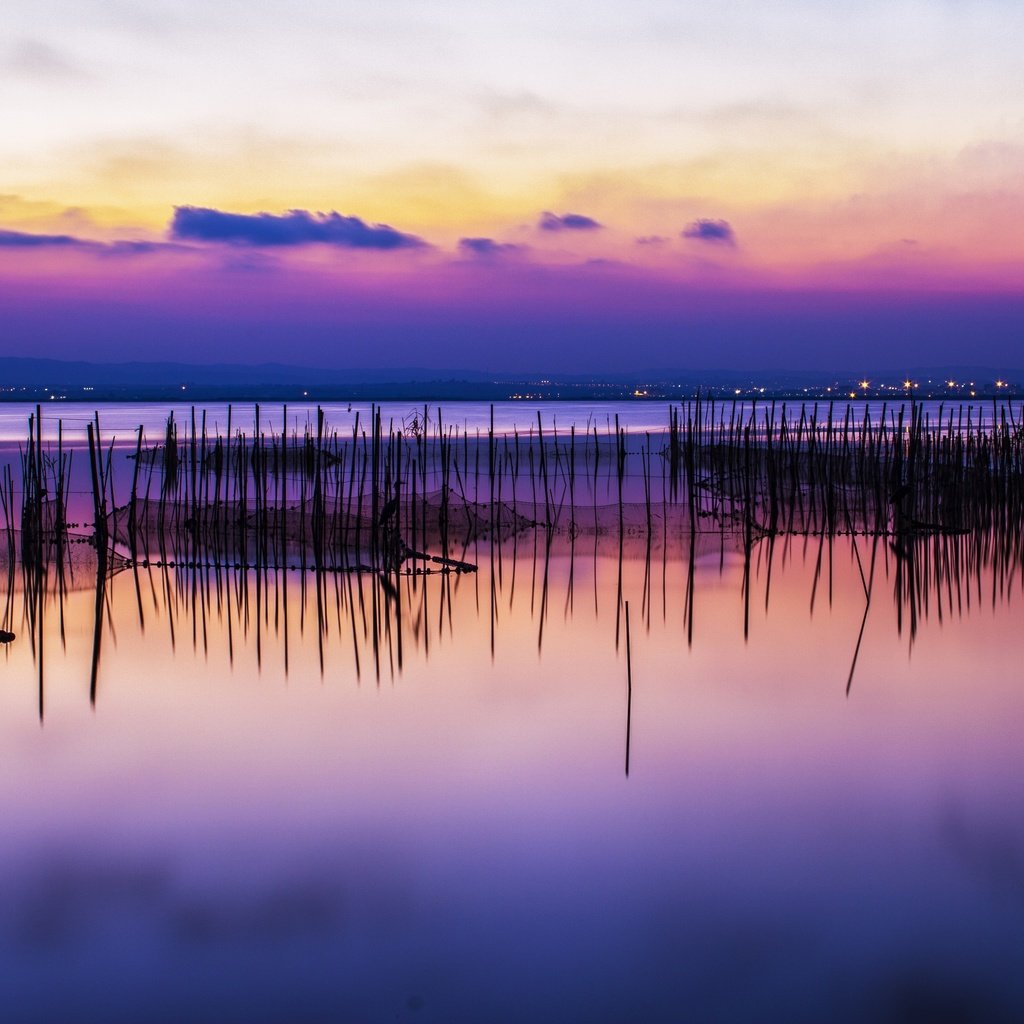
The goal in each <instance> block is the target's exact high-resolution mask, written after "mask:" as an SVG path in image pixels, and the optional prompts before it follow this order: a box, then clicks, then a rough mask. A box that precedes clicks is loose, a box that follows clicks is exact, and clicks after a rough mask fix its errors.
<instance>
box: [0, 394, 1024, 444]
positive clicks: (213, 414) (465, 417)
mask: <svg viewBox="0 0 1024 1024" xmlns="http://www.w3.org/2000/svg"><path fill="white" fill-rule="evenodd" d="M801 404H805V405H806V408H807V410H808V413H810V412H811V410H813V409H814V408H815V406H817V409H818V418H819V420H823V419H824V418H825V416H826V415H827V411H828V403H827V402H824V401H818V402H815V401H813V400H811V401H808V402H806V403H801V402H800V401H799V400H790V401H788V402H786V403H785V405H786V408H787V410H788V414H789V415H790V416H792V415H793V414H794V413H795V414H796V417H797V418H799V412H800V408H801ZM668 405H669V403H667V402H664V401H649V402H648V401H636V402H527V401H518V402H495V403H493V408H494V428H495V430H496V431H498V432H501V433H510V432H512V431H513V430H519V431H520V432H521V433H525V432H526V431H528V430H530V429H531V428H532V429H534V430H536V429H537V417H538V414H539V415H540V420H541V423H542V424H543V427H544V430H545V431H548V432H550V431H552V430H554V429H556V428H557V429H559V430H565V431H568V430H569V428H570V427H572V426H575V428H576V431H577V433H579V432H582V431H584V430H589V431H590V432H591V433H593V430H594V427H595V426H596V427H597V429H598V430H599V431H600V432H601V433H602V434H603V433H605V432H607V431H608V430H609V429H614V425H615V418H616V416H618V418H619V423H620V425H621V426H623V427H625V428H626V429H627V430H629V431H630V432H632V433H635V434H642V433H643V432H644V431H648V430H649V431H657V430H666V429H667V428H668ZM900 405H901V403H900V402H899V400H898V399H897V400H896V401H891V402H888V403H883V402H881V401H870V402H862V401H857V402H851V403H847V402H845V401H841V400H838V399H837V400H836V402H835V406H834V417H835V418H836V419H837V421H841V420H842V418H843V417H844V416H845V415H846V410H847V407H848V406H849V408H850V410H851V417H852V419H853V421H854V422H859V421H861V420H863V418H864V413H865V410H867V411H868V412H869V413H870V415H871V417H872V418H873V422H875V423H877V422H878V419H879V417H880V416H881V415H882V412H883V410H884V411H885V413H886V416H887V417H888V416H889V415H891V414H892V413H893V412H895V413H896V414H897V415H898V413H899V409H900ZM918 405H919V406H920V408H922V409H923V410H924V411H925V412H926V413H928V414H929V415H930V416H931V417H932V419H933V420H934V419H937V418H938V417H939V414H940V412H941V413H942V419H943V421H945V420H946V419H947V418H948V416H949V414H950V412H951V411H952V412H953V414H954V423H956V422H957V420H958V417H959V418H960V420H962V423H963V425H966V423H967V417H968V414H970V416H971V419H972V422H973V423H975V424H977V423H978V422H979V421H981V422H982V423H991V422H992V418H993V403H992V402H991V401H989V402H985V401H979V400H977V399H974V400H969V401H960V400H959V399H958V400H957V401H955V402H945V403H943V402H936V401H928V402H919V403H918ZM770 406H771V402H763V403H759V404H758V407H759V408H761V409H767V408H770ZM782 406H783V402H782V401H781V400H780V401H778V402H776V407H777V409H778V410H780V413H781V409H782ZM491 407H492V406H491V403H488V402H445V403H444V405H443V407H441V412H440V419H441V422H442V424H443V425H444V426H446V427H448V426H450V427H457V428H458V429H459V430H460V431H462V430H469V431H471V432H472V431H477V430H479V431H480V432H481V433H486V431H487V429H488V427H489V426H490V416H491ZM1022 407H1024V406H1022V403H1020V402H999V403H998V404H997V405H996V406H995V409H996V410H997V412H1002V411H1006V413H1007V414H1008V415H1009V414H1012V416H1013V417H1014V418H1015V422H1018V423H1020V422H1022V412H1021V409H1022ZM228 408H229V407H228V405H227V403H223V402H222V403H208V404H205V405H203V406H201V407H196V414H197V417H198V419H199V422H200V423H201V420H202V413H203V411H205V413H206V420H207V427H208V429H209V431H210V433H211V434H212V433H214V432H215V431H216V430H217V429H219V430H220V431H221V432H222V433H223V432H224V430H225V429H226V427H227V423H228ZM321 408H323V410H324V413H325V415H326V417H327V421H328V423H329V424H330V426H331V428H333V429H335V430H337V431H339V432H340V433H343V434H346V433H351V431H352V427H353V425H354V424H355V421H356V416H357V414H358V416H359V423H360V425H361V426H362V427H363V428H365V429H369V423H370V413H371V404H370V403H369V402H351V403H337V402H327V403H324V404H323V405H322V406H321ZM378 408H380V410H381V417H382V419H383V423H384V428H385V433H386V432H387V427H388V424H389V423H392V424H393V425H394V426H395V427H401V426H402V424H403V423H407V422H409V423H411V421H412V419H413V417H414V416H418V417H419V418H420V419H421V420H422V418H423V410H424V406H423V405H422V404H416V403H414V402H383V403H381V404H380V405H379V406H378ZM716 408H718V409H723V408H724V409H726V410H730V409H731V403H725V402H722V401H719V402H717V403H716ZM905 408H906V410H907V414H906V415H907V419H908V420H909V416H910V413H909V409H910V406H909V403H908V404H907V405H906V406H905ZM35 409H36V407H35V405H34V404H32V403H28V402H3V403H0V443H4V442H15V443H16V442H19V441H23V440H24V439H25V437H26V436H27V434H28V418H29V416H30V415H31V414H33V413H34V412H35ZM736 409H737V410H738V412H745V413H746V414H747V415H749V413H750V410H751V403H750V402H737V403H736ZM192 410H193V406H192V405H191V404H189V403H188V402H181V403H178V404H167V403H161V402H108V403H104V404H101V405H100V406H99V408H98V410H97V406H96V405H95V403H86V402H50V403H49V404H47V405H44V406H43V436H44V438H47V439H51V440H56V438H57V424H58V421H63V424H64V430H65V437H66V439H68V440H69V441H70V442H71V443H78V444H82V443H84V441H85V426H86V424H87V423H88V422H89V421H90V420H92V418H93V415H94V413H98V415H99V419H100V428H101V432H102V434H103V436H104V438H105V439H106V440H107V441H108V442H109V441H110V440H111V439H116V440H117V441H118V442H120V443H123V444H133V443H134V439H135V436H136V434H137V431H138V429H139V426H140V425H142V426H143V427H144V428H145V431H146V436H147V437H148V438H150V440H152V441H154V442H155V441H157V440H159V439H160V437H161V436H162V434H163V431H164V428H165V427H166V424H167V417H168V414H169V413H171V412H173V413H174V417H175V420H176V421H177V422H178V424H179V426H180V428H182V429H184V427H186V426H187V425H188V424H189V423H190V421H191V416H192ZM961 410H962V416H961ZM286 415H287V425H288V432H289V433H291V432H292V431H293V430H298V432H299V434H300V435H301V433H302V431H303V428H304V427H305V426H306V425H307V424H314V429H315V424H316V415H317V405H316V403H315V402H314V403H312V404H298V403H292V404H289V405H288V406H287V407H284V406H281V405H262V406H261V407H260V417H261V420H260V421H261V425H262V427H263V429H264V430H266V431H268V432H269V431H275V432H277V433H278V434H280V432H281V430H282V427H283V426H284V424H285V417H286ZM728 417H729V412H728V411H726V420H727V421H728ZM427 418H428V420H429V428H430V430H431V431H433V429H434V428H435V427H436V425H437V422H438V418H439V413H438V406H437V404H436V403H427ZM254 422H255V413H254V406H253V404H252V403H236V404H234V405H233V406H232V407H231V423H232V429H233V430H234V429H241V430H244V431H246V432H247V433H251V432H252V429H253V425H254Z"/></svg>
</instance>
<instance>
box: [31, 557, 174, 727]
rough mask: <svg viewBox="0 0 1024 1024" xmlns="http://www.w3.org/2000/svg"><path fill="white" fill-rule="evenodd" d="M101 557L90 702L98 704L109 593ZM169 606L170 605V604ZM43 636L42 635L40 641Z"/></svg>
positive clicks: (97, 586)
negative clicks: (97, 685)
mask: <svg viewBox="0 0 1024 1024" xmlns="http://www.w3.org/2000/svg"><path fill="white" fill-rule="evenodd" d="M103 562H104V559H101V560H100V562H99V563H98V564H97V566H96V611H95V616H94V619H93V633H92V670H91V672H90V676H89V703H90V704H91V705H92V706H93V707H95V706H96V683H97V679H98V677H99V670H100V645H101V643H102V641H103V606H104V604H105V602H106V595H107V569H106V566H105V565H104V564H103ZM168 607H170V606H169V605H168ZM41 640H42V637H40V641H41Z"/></svg>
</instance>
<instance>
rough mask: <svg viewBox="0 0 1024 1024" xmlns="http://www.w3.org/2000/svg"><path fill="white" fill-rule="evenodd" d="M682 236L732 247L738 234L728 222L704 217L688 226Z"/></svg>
mask: <svg viewBox="0 0 1024 1024" xmlns="http://www.w3.org/2000/svg"><path fill="white" fill-rule="evenodd" d="M680 234H681V235H682V236H683V238H692V239H695V240H696V241H698V242H711V243H712V244H716V245H732V246H734V245H735V244H736V233H735V232H734V231H733V229H732V225H731V224H730V223H729V222H728V221H727V220H709V219H707V218H704V217H702V218H700V219H699V220H695V221H692V222H691V223H690V224H687V225H686V227H685V228H683V230H682V231H681V232H680Z"/></svg>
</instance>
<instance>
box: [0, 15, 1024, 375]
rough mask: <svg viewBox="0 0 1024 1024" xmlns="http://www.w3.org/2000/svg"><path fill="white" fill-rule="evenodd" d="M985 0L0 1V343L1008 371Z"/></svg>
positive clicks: (1000, 87)
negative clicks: (968, 366) (966, 366)
mask: <svg viewBox="0 0 1024 1024" xmlns="http://www.w3.org/2000/svg"><path fill="white" fill-rule="evenodd" d="M1021 38H1024V5H1021V4H1019V3H1015V2H1012V0H929V2H923V0H913V2H908V0H889V2H882V0H836V2H834V3H831V4H822V3H820V2H811V0H758V2H753V0H722V2H719V3H716V4H706V3H701V4H698V3H690V2H687V0H634V2H632V3H630V4H623V3H621V2H611V0H588V2H586V3H583V2H581V0H544V2H539V0H520V2H519V3H517V4H508V3H493V2H486V0H475V2H472V3H471V2H468V0H465V2H464V0H430V2H423V0H420V2H415V3H414V2H411V0H380V2H378V3H377V4H371V5H367V4H365V3H355V2H349V0H289V2H284V0H262V2H260V0H247V2H245V3H242V2H237V0H219V2H218V3H216V4H210V3H208V2H199V0H173V2H172V0H134V2H128V0H123V2H120V0H74V2H68V0H32V2H28V0H7V2H6V3H5V4H4V18H3V25H2V26H0V97H2V106H0V109H2V111H3V121H2V131H0V338H2V346H3V348H2V350H0V351H2V352H8V353H11V354H14V353H17V354H33V355H48V356H53V357H57V358H91V359H102V360H106V359H111V360H117V359H128V358H132V359H138V358H153V359H168V358H171V359H175V358H180V359H183V360H189V361H219V362H224V361H240V362H254V361H263V360H265V359H279V360H285V361H291V362H296V363H304V364H307V365H325V366H327V365H329V366H339V367H344V366H354V367H369V366H382V367H389V366H395V367H399V366H409V365H417V366H422V365H434V366H438V367H446V368H447V367H466V368H472V369H478V370H479V369H485V370H495V371H502V372H504V371H509V370H537V371H550V372H557V371H570V370H571V371H573V372H583V371H588V370H594V371H595V372H601V371H612V370H615V371H620V370H623V369H629V368H634V367H635V368H638V369H639V368H655V367H672V368H689V367H737V366H739V367H743V366H750V367H752V368H760V367H794V368H807V367H816V368H840V367H841V368H849V369H853V370H856V369H857V368H858V367H859V366H862V365H865V366H866V365H868V364H870V365H873V366H886V367H892V368H899V367H901V366H916V365H927V364H935V365H941V364H950V363H964V362H969V363H973V364H991V365H994V366H1004V367H1020V368H1024V345H1022V342H1024V273H1022V271H1024V233H1022V232H1021V231H1020V230H1019V225H1020V224H1022V223H1024V79H1022V78H1021V75H1020V58H1019V40H1020V39H1021Z"/></svg>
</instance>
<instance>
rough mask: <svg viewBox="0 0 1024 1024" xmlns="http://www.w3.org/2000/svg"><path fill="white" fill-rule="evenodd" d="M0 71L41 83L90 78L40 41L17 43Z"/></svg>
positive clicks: (68, 59)
mask: <svg viewBox="0 0 1024 1024" xmlns="http://www.w3.org/2000/svg"><path fill="white" fill-rule="evenodd" d="M0 70H6V71H9V72H12V73H14V74H15V75H18V76H19V77H23V78H32V79H37V80H40V81H67V82H82V81H86V80H87V79H89V77H90V76H89V74H88V73H87V72H86V71H84V70H83V69H82V68H81V67H80V66H79V65H78V64H77V63H76V62H75V61H74V60H73V59H71V58H70V57H68V56H67V55H65V54H64V53H63V52H61V51H60V50H57V49H54V47H52V46H50V45H49V44H47V43H44V42H42V41H40V40H38V39H23V40H22V41H21V42H19V43H17V44H16V45H15V46H14V47H13V48H12V49H11V51H10V52H9V54H8V56H7V58H6V59H5V60H3V61H2V62H0Z"/></svg>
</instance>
